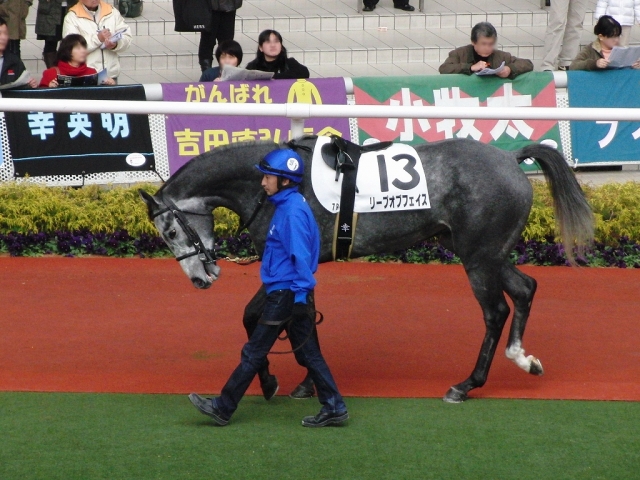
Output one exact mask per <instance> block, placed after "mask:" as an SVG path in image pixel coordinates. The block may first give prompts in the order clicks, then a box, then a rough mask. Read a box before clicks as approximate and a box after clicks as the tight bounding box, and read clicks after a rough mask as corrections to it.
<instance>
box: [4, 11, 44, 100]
mask: <svg viewBox="0 0 640 480" xmlns="http://www.w3.org/2000/svg"><path fill="white" fill-rule="evenodd" d="M8 43H9V28H8V27H7V22H5V20H4V19H3V18H2V17H0V85H9V84H11V83H16V87H20V86H23V85H25V84H18V83H17V81H18V80H19V79H21V77H23V79H24V80H25V82H26V85H28V86H30V87H31V88H36V87H37V86H38V82H37V81H36V79H34V78H32V77H31V76H30V75H29V72H28V71H27V69H26V67H25V66H24V63H22V60H20V57H18V56H17V55H16V54H15V53H11V52H9V51H7V44H8Z"/></svg>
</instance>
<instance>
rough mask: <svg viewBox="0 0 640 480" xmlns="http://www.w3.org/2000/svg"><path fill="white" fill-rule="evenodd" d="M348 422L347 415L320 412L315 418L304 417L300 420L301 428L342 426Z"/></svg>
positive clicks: (345, 413) (344, 413) (343, 413)
mask: <svg viewBox="0 0 640 480" xmlns="http://www.w3.org/2000/svg"><path fill="white" fill-rule="evenodd" d="M347 420H349V413H347V412H346V411H344V412H342V413H325V412H320V413H319V414H318V415H316V416H315V417H304V418H303V419H302V426H303V427H312V428H313V427H326V426H328V425H342V424H343V423H344V422H346V421H347Z"/></svg>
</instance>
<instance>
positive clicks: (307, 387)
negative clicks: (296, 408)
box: [289, 379, 316, 400]
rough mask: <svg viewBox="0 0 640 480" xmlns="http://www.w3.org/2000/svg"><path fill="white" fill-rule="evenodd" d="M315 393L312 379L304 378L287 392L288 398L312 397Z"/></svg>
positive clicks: (301, 398) (302, 398)
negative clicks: (291, 390)
mask: <svg viewBox="0 0 640 480" xmlns="http://www.w3.org/2000/svg"><path fill="white" fill-rule="evenodd" d="M315 393H316V388H315V385H314V384H313V380H307V379H305V380H304V381H303V382H302V383H301V384H300V385H298V386H297V387H296V388H294V389H293V392H291V393H290V394H289V397H290V398H293V399H294V400H304V399H307V398H312V397H313V396H314V395H315Z"/></svg>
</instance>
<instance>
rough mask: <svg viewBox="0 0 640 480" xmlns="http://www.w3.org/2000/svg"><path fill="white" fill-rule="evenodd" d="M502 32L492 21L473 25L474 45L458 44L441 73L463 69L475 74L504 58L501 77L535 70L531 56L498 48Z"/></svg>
mask: <svg viewBox="0 0 640 480" xmlns="http://www.w3.org/2000/svg"><path fill="white" fill-rule="evenodd" d="M497 40H498V32H496V29H495V28H494V26H493V25H491V24H490V23H488V22H480V23H478V24H477V25H475V26H474V27H473V28H472V29H471V45H467V46H465V47H460V48H456V49H455V50H452V51H451V52H449V57H448V58H447V59H446V60H445V62H444V63H443V64H442V65H440V68H439V70H440V73H463V74H465V75H471V74H472V73H475V72H479V71H481V70H483V69H485V68H494V69H495V68H498V67H499V66H500V65H501V64H502V62H504V63H505V67H504V69H503V70H502V71H501V72H499V73H497V74H496V75H497V76H498V77H501V78H516V77H517V76H518V75H520V74H522V73H526V72H530V71H531V70H533V64H532V63H531V60H526V59H524V58H517V57H514V56H513V55H511V54H510V53H507V52H503V51H501V50H496V48H495V47H496V42H497Z"/></svg>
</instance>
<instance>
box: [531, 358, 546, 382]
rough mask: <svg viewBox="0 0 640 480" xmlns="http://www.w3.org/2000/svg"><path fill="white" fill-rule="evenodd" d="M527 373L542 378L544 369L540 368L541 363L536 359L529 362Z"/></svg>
mask: <svg viewBox="0 0 640 480" xmlns="http://www.w3.org/2000/svg"><path fill="white" fill-rule="evenodd" d="M529 373H530V374H531V375H537V376H539V377H540V376H542V375H544V369H543V368H542V363H540V360H538V359H537V358H534V359H533V360H531V367H530V368H529Z"/></svg>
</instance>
